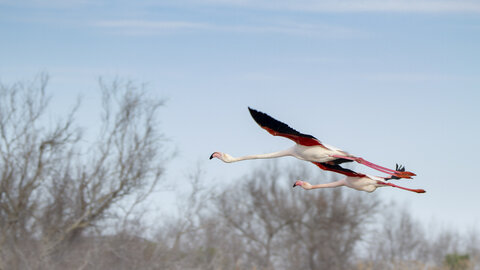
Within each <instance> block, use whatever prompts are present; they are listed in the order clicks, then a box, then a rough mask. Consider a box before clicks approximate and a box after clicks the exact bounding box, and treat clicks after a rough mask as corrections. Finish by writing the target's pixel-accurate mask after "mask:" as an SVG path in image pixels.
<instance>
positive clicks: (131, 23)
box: [90, 20, 215, 35]
mask: <svg viewBox="0 0 480 270" xmlns="http://www.w3.org/2000/svg"><path fill="white" fill-rule="evenodd" d="M90 25H91V26H94V27H99V28H103V29H107V30H110V31H111V32H112V33H116V34H127V35H154V34H163V33H169V32H178V31H190V30H211V29H214V28H215V26H214V25H211V24H208V23H199V22H188V21H147V20H108V21H96V22H93V23H91V24H90Z"/></svg>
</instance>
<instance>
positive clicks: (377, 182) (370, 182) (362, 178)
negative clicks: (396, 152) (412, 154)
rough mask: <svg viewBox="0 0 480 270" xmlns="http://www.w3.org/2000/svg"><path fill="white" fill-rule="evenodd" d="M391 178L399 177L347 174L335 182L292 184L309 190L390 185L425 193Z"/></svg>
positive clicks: (367, 189) (301, 182) (370, 189)
mask: <svg viewBox="0 0 480 270" xmlns="http://www.w3.org/2000/svg"><path fill="white" fill-rule="evenodd" d="M404 170H405V167H401V166H400V167H399V166H398V165H397V171H404ZM391 179H400V178H399V177H396V176H391V177H388V178H384V177H378V176H372V175H367V174H358V176H347V177H346V178H344V179H341V180H338V181H335V182H331V183H326V184H318V185H311V184H310V183H308V182H306V181H301V180H297V181H296V182H295V183H294V184H293V187H296V186H300V187H302V188H303V189H306V190H310V189H317V188H335V187H341V186H347V187H349V188H353V189H356V190H360V191H366V192H373V191H375V190H376V189H377V188H378V187H386V186H391V187H396V188H400V189H403V190H408V191H412V192H416V193H425V190H424V189H410V188H406V187H401V186H397V185H395V184H392V183H388V182H387V181H388V180H391Z"/></svg>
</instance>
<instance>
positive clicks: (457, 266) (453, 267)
mask: <svg viewBox="0 0 480 270" xmlns="http://www.w3.org/2000/svg"><path fill="white" fill-rule="evenodd" d="M443 264H444V265H445V266H446V267H448V269H450V270H464V269H468V266H469V265H470V256H469V255H468V254H465V255H460V254H457V253H452V254H447V255H445V260H444V263H443Z"/></svg>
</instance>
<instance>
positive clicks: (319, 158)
mask: <svg viewBox="0 0 480 270" xmlns="http://www.w3.org/2000/svg"><path fill="white" fill-rule="evenodd" d="M248 109H249V111H250V114H251V115H252V117H253V119H254V120H255V122H257V124H259V125H260V127H262V128H263V129H265V130H266V131H268V132H269V133H270V134H272V135H274V136H282V137H285V138H288V139H290V140H292V141H294V142H295V143H296V144H295V145H294V146H293V147H292V148H289V149H286V150H283V151H278V152H273V153H268V154H259V155H249V156H243V157H233V156H231V155H229V154H226V153H222V152H214V153H213V154H212V155H211V156H210V159H212V158H218V159H220V160H222V161H224V162H227V163H230V162H237V161H241V160H249V159H265V158H277V157H284V156H293V157H296V158H298V159H301V160H305V161H310V162H312V163H314V164H315V165H317V166H318V167H319V168H321V169H323V170H328V171H334V172H337V173H341V174H344V175H346V176H349V177H357V178H364V177H365V175H364V174H361V173H357V172H354V171H352V170H349V169H345V168H343V167H341V166H340V164H342V163H345V162H352V161H356V162H358V163H360V164H363V165H365V166H368V167H370V168H373V169H375V170H378V171H381V172H384V173H386V174H389V175H391V176H395V177H398V178H412V176H415V174H414V173H412V172H406V171H398V170H392V169H388V168H385V167H382V166H379V165H376V164H373V163H371V162H368V161H366V160H364V159H363V158H360V157H356V156H353V155H351V154H349V153H347V152H345V151H342V150H340V149H338V148H336V147H333V146H330V145H327V144H324V143H321V142H320V141H319V140H318V139H317V138H315V137H313V136H312V135H308V134H303V133H300V132H298V131H296V130H294V129H293V128H291V127H289V126H288V125H286V124H284V123H282V122H280V121H278V120H276V119H274V118H272V117H271V116H269V115H267V114H265V113H262V112H259V111H257V110H254V109H252V108H248Z"/></svg>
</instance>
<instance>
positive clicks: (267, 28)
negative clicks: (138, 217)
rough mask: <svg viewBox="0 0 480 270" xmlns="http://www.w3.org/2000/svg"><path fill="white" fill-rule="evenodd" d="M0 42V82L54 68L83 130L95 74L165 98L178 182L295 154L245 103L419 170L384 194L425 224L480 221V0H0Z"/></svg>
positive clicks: (231, 173) (379, 159)
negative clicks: (198, 170)
mask: <svg viewBox="0 0 480 270" xmlns="http://www.w3.org/2000/svg"><path fill="white" fill-rule="evenodd" d="M0 37H1V42H0V80H1V81H2V82H3V83H12V82H15V81H17V80H29V79H32V78H33V77H34V76H35V75H36V74H38V73H39V72H42V71H43V72H47V73H48V74H49V75H50V76H51V80H50V88H49V89H50V91H51V92H52V93H53V94H54V95H55V98H56V100H57V101H58V102H55V103H54V104H55V106H56V109H57V110H58V112H64V111H65V110H67V109H68V107H69V106H70V104H73V103H74V100H75V97H76V96H77V95H78V94H79V93H80V94H81V95H82V96H84V100H83V104H84V105H85V107H88V110H83V111H81V112H80V113H81V114H80V116H79V117H80V120H81V121H82V123H83V124H84V125H85V126H87V127H89V128H94V126H93V124H92V120H91V119H92V118H93V117H94V110H92V107H94V106H96V105H98V103H96V101H97V100H98V95H97V93H98V91H97V90H98V84H97V79H98V78H99V77H104V78H107V79H109V78H113V77H115V76H117V77H120V78H124V79H131V80H134V81H136V82H139V83H143V82H145V83H147V84H148V89H149V90H150V91H151V92H152V93H153V94H155V95H157V96H160V97H166V98H168V102H167V106H166V107H165V109H164V110H163V111H162V116H161V120H162V128H163V130H164V131H165V133H166V135H167V136H169V137H170V138H171V140H172V142H173V143H174V144H175V146H176V148H177V150H178V156H177V158H176V159H174V160H172V161H171V163H170V166H169V172H168V177H169V179H170V180H169V181H171V182H174V183H175V182H176V181H179V182H182V181H184V180H183V179H184V176H185V171H193V170H194V167H195V166H196V164H198V163H200V164H201V166H202V167H203V169H204V170H205V171H206V175H207V177H208V178H214V179H216V180H217V182H222V183H229V182H231V181H232V180H238V178H239V177H240V176H241V175H243V174H244V173H247V172H248V171H250V170H251V169H252V167H254V166H257V165H260V164H262V162H264V161H248V162H243V163H236V164H224V163H221V162H219V161H210V162H208V161H207V160H206V159H207V158H208V156H209V155H210V154H211V153H212V152H213V151H224V152H227V153H230V154H232V155H234V156H239V155H245V154H254V153H264V152H271V151H277V150H280V149H283V148H287V147H289V146H290V145H291V142H290V141H288V140H285V139H282V138H275V137H272V136H270V135H269V134H267V133H266V132H265V131H264V130H262V129H260V128H259V127H258V126H257V125H256V124H255V123H254V122H253V121H252V119H251V118H250V115H249V114H248V111H247V106H251V107H253V108H256V109H258V110H261V111H264V112H267V113H269V114H270V115H272V116H274V117H276V118H277V119H279V120H281V121H284V122H285V123H287V124H289V125H290V126H292V127H294V128H295V129H297V130H299V131H301V132H304V133H309V134H312V135H314V136H316V137H317V138H319V139H320V140H322V141H324V142H326V143H327V144H330V145H334V146H337V147H340V148H342V149H344V150H347V151H349V152H351V153H353V154H356V155H358V156H362V157H364V158H366V159H367V160H370V161H372V162H376V163H379V164H381V165H386V166H389V167H391V166H393V164H395V163H397V162H398V163H403V164H405V165H406V166H407V168H409V169H411V170H412V171H414V172H416V173H417V174H418V176H417V177H416V178H415V179H414V180H413V181H411V182H407V183H403V185H405V186H409V187H419V188H424V189H426V190H427V193H426V194H424V195H418V194H410V193H407V192H404V191H400V190H395V189H388V188H384V189H381V190H379V191H377V192H378V193H381V197H382V198H384V199H385V200H387V201H389V200H391V199H394V200H396V201H398V202H400V203H407V204H408V205H409V206H410V208H411V209H412V211H413V212H414V214H415V216H416V217H418V218H419V219H421V220H422V221H425V222H429V221H430V220H432V219H435V220H436V221H437V222H438V223H440V224H445V225H446V226H452V227H458V228H461V229H464V228H470V227H473V226H477V227H478V225H479V222H480V211H478V206H479V205H480V199H479V196H478V190H479V189H480V177H479V176H478V170H477V166H478V162H477V157H476V155H477V153H479V152H480V143H479V138H480V125H479V124H478V122H479V120H478V119H479V117H480V109H479V108H478V103H479V101H480V53H479V49H478V48H480V2H479V1H462V0H460V1H450V0H445V1H426V0H419V1H410V0H400V1H393V0H391V1H372V0H363V1H349V0H346V1H315V0H303V1H287V0H280V1H264V0H258V1H245V0H223V1H221V0H197V1H193V0H183V1H149V0H142V1H90V0H75V1H57V0H53V1H35V0H31V1H10V0H0ZM93 123H94V122H93ZM286 160H287V161H286V162H290V163H292V164H296V162H300V161H296V160H293V159H288V158H286ZM356 169H358V170H363V171H367V172H371V171H368V170H367V169H366V168H364V167H362V166H357V167H356ZM294 180H296V179H292V182H293V181H294ZM305 180H307V179H305ZM307 181H310V182H312V183H315V182H325V181H326V180H325V179H308V180H307ZM266 192H268V191H266ZM295 192H300V191H298V190H297V191H295ZM162 194H163V195H159V196H157V200H161V197H162V196H164V195H165V194H166V193H162ZM165 196H166V195H165ZM365 196H368V194H365ZM159 198H160V199H159ZM170 199H171V197H170Z"/></svg>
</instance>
